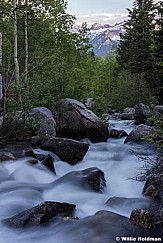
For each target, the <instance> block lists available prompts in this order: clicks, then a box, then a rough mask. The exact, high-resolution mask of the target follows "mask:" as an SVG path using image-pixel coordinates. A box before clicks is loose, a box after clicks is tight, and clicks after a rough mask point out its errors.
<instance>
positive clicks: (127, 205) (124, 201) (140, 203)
mask: <svg viewBox="0 0 163 243" xmlns="http://www.w3.org/2000/svg"><path fill="white" fill-rule="evenodd" d="M106 205H107V206H108V207H109V208H112V209H115V210H118V209H120V210H123V211H125V212H126V211H127V212H129V213H130V212H131V211H132V210H133V209H134V208H140V207H141V208H143V209H146V210H150V211H151V210H152V209H153V210H155V209H156V207H157V205H158V203H157V202H155V201H154V200H151V199H149V198H146V197H143V198H142V197H141V198H125V197H111V198H109V199H108V200H107V202H106Z"/></svg>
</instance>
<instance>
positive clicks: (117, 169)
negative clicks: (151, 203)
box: [0, 120, 155, 243]
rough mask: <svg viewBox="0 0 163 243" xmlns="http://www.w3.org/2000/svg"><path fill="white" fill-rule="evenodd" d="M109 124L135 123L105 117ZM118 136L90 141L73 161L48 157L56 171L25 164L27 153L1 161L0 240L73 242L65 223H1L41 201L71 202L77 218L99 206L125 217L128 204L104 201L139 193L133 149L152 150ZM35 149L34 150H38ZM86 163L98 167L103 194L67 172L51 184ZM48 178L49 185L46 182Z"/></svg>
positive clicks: (137, 163) (142, 152) (119, 126)
mask: <svg viewBox="0 0 163 243" xmlns="http://www.w3.org/2000/svg"><path fill="white" fill-rule="evenodd" d="M110 125H111V127H112V128H116V129H124V130H125V131H127V133H129V132H130V131H131V130H132V129H133V128H134V127H135V125H134V122H132V121H118V120H111V121H110ZM124 139H125V138H120V139H112V138H109V139H108V141H107V142H103V143H97V144H90V148H89V150H88V152H87V154H86V155H85V157H84V159H83V161H81V162H80V163H78V164H76V165H74V166H71V165H69V164H68V163H65V162H63V161H60V160H59V158H56V156H54V157H55V159H54V166H55V170H56V175H54V174H53V173H52V172H50V171H49V170H48V169H47V168H45V167H43V166H42V165H35V166H33V165H31V164H30V163H29V162H28V161H29V159H30V158H24V159H19V160H16V161H8V162H3V163H1V164H0V175H1V176H0V242H1V243H19V242H21V243H29V242H32V243H37V242H39V243H43V242H44V243H45V242H47V243H52V242H53V243H54V242H55V243H67V242H72V243H77V241H76V238H75V236H73V232H69V234H67V233H66V232H68V230H69V228H68V227H69V226H68V225H64V227H63V226H62V224H57V225H53V226H47V227H41V226H40V227H37V228H34V229H33V228H29V229H10V228H7V227H6V226H4V225H3V224H2V220H3V219H5V218H8V217H11V216H13V215H15V214H17V213H19V212H21V211H23V210H26V209H28V208H31V207H33V206H35V205H37V204H39V203H41V202H43V201H47V200H49V201H58V202H68V203H73V204H76V211H75V216H76V217H79V218H85V217H87V216H89V215H93V214H95V213H96V212H97V211H99V210H108V211H113V212H116V213H118V214H121V215H124V216H127V217H129V215H130V213H131V210H132V208H130V207H126V208H125V207H123V208H122V207H115V208H114V207H108V206H107V205H106V201H107V200H108V199H109V198H111V197H115V196H117V197H127V198H130V197H131V198H132V197H140V198H141V197H142V189H143V182H137V181H135V180H131V179H129V178H132V177H134V176H135V175H136V174H137V173H138V171H139V169H140V168H141V167H142V166H143V163H144V162H143V161H141V160H138V157H137V156H135V155H134V153H133V151H135V152H136V153H137V154H138V155H142V156H149V157H152V156H154V155H155V154H154V151H152V150H151V149H150V148H148V147H146V146H142V144H124ZM85 141H86V140H85ZM36 152H37V153H40V151H39V150H37V151H36ZM46 153H47V152H46ZM90 167H97V168H99V169H100V170H102V171H103V172H104V174H105V179H106V188H105V191H104V192H103V193H96V192H91V191H88V190H85V189H84V188H82V186H81V187H80V186H79V185H76V184H75V181H73V174H72V176H70V177H64V179H63V180H60V181H59V183H56V184H55V181H57V180H58V179H59V178H61V177H62V176H64V175H66V174H67V173H69V172H71V171H80V170H83V169H86V168H90ZM74 175H75V173H74ZM74 177H75V176H74ZM52 182H54V186H51V185H53V183H52ZM73 237H74V238H73ZM81 242H82V241H81ZM83 243H84V242H83Z"/></svg>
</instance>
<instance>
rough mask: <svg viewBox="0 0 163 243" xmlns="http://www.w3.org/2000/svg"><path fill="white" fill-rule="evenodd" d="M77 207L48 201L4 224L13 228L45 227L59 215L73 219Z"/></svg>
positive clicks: (6, 220) (5, 221) (7, 220)
mask: <svg viewBox="0 0 163 243" xmlns="http://www.w3.org/2000/svg"><path fill="white" fill-rule="evenodd" d="M75 207H76V206H75V205H74V204H69V203H60V202H50V201H46V202H43V203H41V204H39V205H37V206H35V207H33V208H30V209H27V210H25V211H23V212H21V213H19V214H17V215H15V216H13V217H12V218H8V219H5V220H3V222H4V223H5V224H6V225H8V226H10V227H13V228H24V227H26V226H38V225H44V224H46V223H48V222H49V220H50V219H51V218H53V217H56V216H58V215H59V216H62V217H71V216H72V214H73V212H74V210H75Z"/></svg>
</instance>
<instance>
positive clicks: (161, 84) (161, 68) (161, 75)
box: [154, 1, 163, 103]
mask: <svg viewBox="0 0 163 243" xmlns="http://www.w3.org/2000/svg"><path fill="white" fill-rule="evenodd" d="M156 9H157V18H156V28H155V31H154V58H155V73H156V78H157V81H156V86H157V90H156V94H157V95H158V98H159V102H160V103H163V96H162V94H163V2H162V1H160V2H159V3H157V4H156Z"/></svg>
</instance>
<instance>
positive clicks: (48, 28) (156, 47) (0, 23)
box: [0, 0, 163, 113]
mask: <svg viewBox="0 0 163 243" xmlns="http://www.w3.org/2000/svg"><path fill="white" fill-rule="evenodd" d="M66 6H67V4H66V3H65V1H63V0H62V1H59V0H55V1H54V0H44V1H42V0H40V1H38V0H37V1H36V0H24V1H22V0H19V1H16V0H7V1H6V0H1V3H0V33H1V36H2V38H0V52H1V53H0V56H2V58H0V59H1V62H0V64H1V69H0V76H1V79H2V84H3V85H1V86H0V87H2V90H1V95H0V97H1V111H2V112H4V111H5V112H6V111H10V110H12V111H13V110H18V109H29V108H31V107H33V106H46V107H50V106H51V105H54V103H55V102H56V101H57V100H59V99H61V98H66V97H70V98H74V99H77V100H81V101H85V100H86V98H87V97H91V98H93V100H94V107H93V109H94V111H95V112H97V113H102V112H105V111H107V109H108V108H110V107H116V108H119V109H122V108H124V107H126V106H133V105H135V104H136V103H137V102H145V103H146V104H150V103H154V104H156V103H158V102H160V103H161V102H162V96H161V94H162V92H163V84H162V78H163V68H162V66H163V46H162V45H163V44H162V39H163V19H162V13H163V8H162V7H163V4H162V2H159V3H157V4H154V3H153V1H152V0H148V1H144V0H137V1H134V3H133V8H132V9H128V12H129V18H128V20H127V21H126V22H125V25H124V28H125V33H124V34H122V35H121V40H120V44H119V46H118V48H117V51H116V52H115V53H114V54H108V55H107V56H106V58H105V59H102V58H100V57H96V56H94V53H93V51H92V47H91V46H90V45H89V40H88V39H87V38H86V33H87V25H86V24H85V23H83V25H82V26H81V29H80V32H74V31H71V30H72V27H73V26H74V23H75V17H74V16H72V15H69V14H67V12H66ZM2 94H3V95H2ZM2 96H3V97H2Z"/></svg>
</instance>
